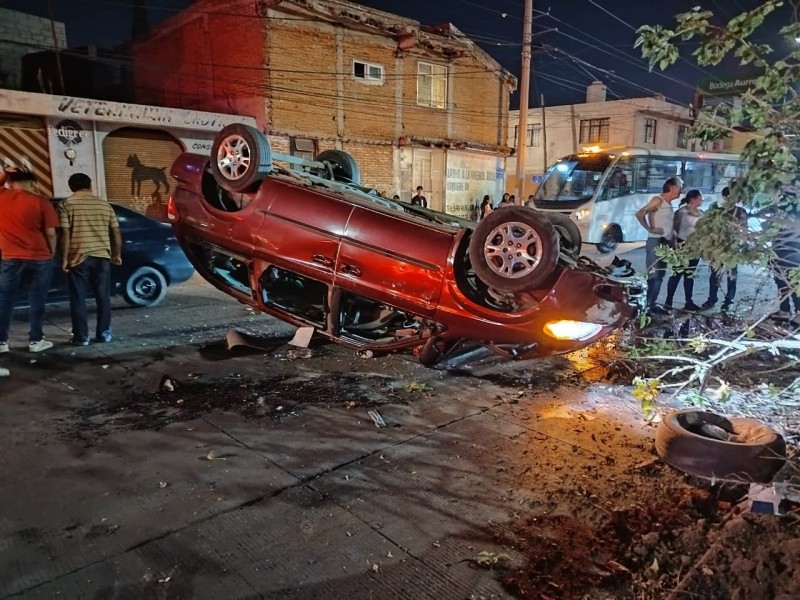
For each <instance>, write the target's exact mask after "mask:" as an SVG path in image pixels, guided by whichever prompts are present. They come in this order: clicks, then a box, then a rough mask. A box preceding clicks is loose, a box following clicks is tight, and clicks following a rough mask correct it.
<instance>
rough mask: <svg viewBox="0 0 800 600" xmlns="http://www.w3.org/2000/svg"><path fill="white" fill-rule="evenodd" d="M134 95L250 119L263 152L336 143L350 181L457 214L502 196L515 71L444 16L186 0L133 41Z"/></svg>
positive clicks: (304, 152)
mask: <svg viewBox="0 0 800 600" xmlns="http://www.w3.org/2000/svg"><path fill="white" fill-rule="evenodd" d="M133 57H134V77H135V87H136V90H137V100H138V101H141V102H145V103H150V104H157V105H162V106H180V107H183V108H191V109H202V110H210V111H223V110H224V111H225V112H234V113H237V114H242V115H250V116H253V117H255V118H256V120H257V121H258V125H259V128H260V129H262V131H264V132H266V133H267V134H268V135H269V138H270V144H271V146H272V148H273V151H275V152H280V153H284V154H293V155H298V156H306V157H309V158H310V157H313V156H314V155H315V154H317V153H319V152H321V151H323V150H326V149H331V148H337V149H342V150H345V151H347V152H349V153H350V154H352V155H353V157H354V158H355V159H356V161H357V162H358V164H359V166H360V168H361V175H362V182H363V183H364V184H365V185H369V186H373V187H376V188H377V189H379V190H380V191H383V192H385V193H386V194H387V195H388V196H389V197H391V196H392V195H393V194H399V195H400V196H401V199H403V200H406V201H407V200H409V199H410V198H411V196H413V195H414V189H415V188H416V186H418V185H422V186H423V187H424V188H425V195H426V196H427V198H428V200H429V203H430V206H431V207H432V208H435V209H439V210H447V211H448V212H450V213H453V214H457V215H463V216H469V214H470V213H471V212H472V210H473V206H475V205H476V204H477V203H478V202H480V199H481V198H482V196H483V194H487V193H488V194H492V195H494V194H497V193H500V192H502V187H503V178H504V165H505V157H506V156H507V154H508V152H509V150H510V149H509V147H508V145H507V131H508V103H509V95H510V93H511V92H512V91H513V90H514V89H515V86H516V80H515V78H514V77H513V76H511V75H510V74H509V73H508V72H506V71H504V70H503V69H502V68H501V67H500V65H499V64H498V63H497V62H495V61H494V60H493V59H492V58H491V57H489V56H488V55H487V54H486V53H485V52H483V51H482V50H481V49H480V48H478V47H477V46H476V45H475V44H474V43H473V42H472V41H470V40H469V39H468V38H466V37H465V36H464V35H463V34H462V33H461V32H460V31H458V29H456V28H455V27H453V26H452V25H450V24H443V25H439V26H436V27H422V26H421V25H420V24H419V23H418V22H417V21H414V20H411V19H406V18H403V17H399V16H397V15H393V14H389V13H385V12H381V11H377V10H373V9H369V8H366V7H363V6H360V5H357V4H354V3H351V2H345V1H343V0H311V1H307V0H264V1H259V2H255V3H254V2H252V1H250V0H247V1H241V0H234V1H233V2H229V3H227V4H226V5H225V7H224V8H221V7H220V5H219V4H218V3H216V2H213V1H212V0H200V1H198V2H195V3H194V4H193V5H192V6H191V7H189V8H187V9H186V10H184V11H183V12H181V13H179V14H178V15H176V16H174V17H172V18H171V19H168V20H167V21H165V22H164V23H162V24H161V25H159V26H158V27H157V28H156V29H155V30H154V31H153V32H152V33H151V34H150V35H149V36H148V37H147V38H145V39H143V40H141V41H140V42H138V43H136V44H135V45H134V49H133Z"/></svg>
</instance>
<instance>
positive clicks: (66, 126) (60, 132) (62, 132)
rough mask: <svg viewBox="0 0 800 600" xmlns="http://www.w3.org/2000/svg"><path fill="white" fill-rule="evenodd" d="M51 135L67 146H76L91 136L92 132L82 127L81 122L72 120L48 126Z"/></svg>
mask: <svg viewBox="0 0 800 600" xmlns="http://www.w3.org/2000/svg"><path fill="white" fill-rule="evenodd" d="M48 129H49V133H50V135H51V136H54V137H55V138H56V139H57V140H58V141H59V142H61V143H62V144H64V145H65V146H67V147H70V146H76V145H77V144H80V143H81V142H83V140H85V139H87V138H89V137H91V135H92V134H91V132H89V131H86V130H85V129H84V128H83V127H81V125H80V123H78V122H77V121H72V120H64V121H59V122H58V123H56V124H55V125H51V126H49V127H48Z"/></svg>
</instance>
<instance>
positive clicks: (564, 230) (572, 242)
mask: <svg viewBox="0 0 800 600" xmlns="http://www.w3.org/2000/svg"><path fill="white" fill-rule="evenodd" d="M542 214H543V215H544V216H546V217H547V220H548V221H550V222H551V223H552V224H553V227H555V228H556V231H557V232H558V239H559V242H560V243H561V248H564V249H565V250H569V251H571V252H576V253H578V254H580V251H581V245H582V244H583V240H582V239H581V231H580V229H578V226H577V225H576V224H575V221H573V220H572V219H570V218H569V217H568V216H567V215H562V214H561V213H552V212H548V213H542Z"/></svg>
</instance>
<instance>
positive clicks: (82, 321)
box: [67, 256, 111, 342]
mask: <svg viewBox="0 0 800 600" xmlns="http://www.w3.org/2000/svg"><path fill="white" fill-rule="evenodd" d="M67 284H68V287H69V310H70V314H71V316H72V338H73V339H74V340H78V341H81V342H86V341H89V325H88V317H87V315H86V296H87V295H88V293H89V292H91V293H92V296H93V297H94V300H95V302H96V303H97V328H96V330H95V338H100V337H101V336H102V335H103V334H104V333H111V261H110V260H109V259H107V258H97V257H95V256H89V257H87V258H86V259H85V260H84V261H83V262H82V263H81V264H79V265H77V266H74V267H70V269H69V271H67Z"/></svg>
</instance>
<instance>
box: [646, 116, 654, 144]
mask: <svg viewBox="0 0 800 600" xmlns="http://www.w3.org/2000/svg"><path fill="white" fill-rule="evenodd" d="M644 143H645V144H655V143H656V120H655V119H645V121H644Z"/></svg>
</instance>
